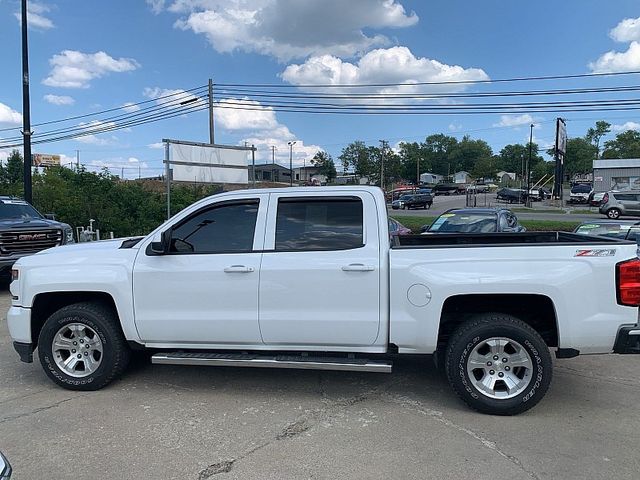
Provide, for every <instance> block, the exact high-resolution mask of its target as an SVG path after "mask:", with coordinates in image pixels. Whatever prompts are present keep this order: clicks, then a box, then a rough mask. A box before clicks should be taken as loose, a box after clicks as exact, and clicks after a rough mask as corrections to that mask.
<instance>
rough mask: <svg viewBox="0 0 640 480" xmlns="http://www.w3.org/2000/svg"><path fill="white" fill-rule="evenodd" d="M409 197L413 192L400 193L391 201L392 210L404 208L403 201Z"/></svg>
mask: <svg viewBox="0 0 640 480" xmlns="http://www.w3.org/2000/svg"><path fill="white" fill-rule="evenodd" d="M411 197H413V194H404V195H400V197H399V198H398V199H397V200H394V201H393V202H391V208H393V209H394V210H398V209H402V210H404V208H405V206H404V203H405V202H406V201H407V200H409V199H410V198H411Z"/></svg>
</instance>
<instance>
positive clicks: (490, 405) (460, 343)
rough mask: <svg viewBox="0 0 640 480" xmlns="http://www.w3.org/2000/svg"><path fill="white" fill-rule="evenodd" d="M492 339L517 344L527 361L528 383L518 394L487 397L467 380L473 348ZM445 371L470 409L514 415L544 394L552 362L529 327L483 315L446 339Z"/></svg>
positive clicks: (512, 319) (498, 316)
mask: <svg viewBox="0 0 640 480" xmlns="http://www.w3.org/2000/svg"><path fill="white" fill-rule="evenodd" d="M493 337H501V338H507V339H509V340H512V341H515V342H517V343H518V344H520V346H522V347H523V348H524V349H525V350H526V353H527V354H528V355H529V357H530V359H531V364H532V368H531V371H530V372H529V375H528V378H529V380H528V383H526V384H525V386H524V387H523V388H524V390H523V391H522V392H521V393H519V394H517V395H515V396H513V397H511V398H505V399H496V398H491V397H490V396H488V395H487V394H485V393H483V392H482V391H481V390H479V389H478V388H477V387H476V386H475V384H474V382H476V383H477V381H478V380H477V379H471V378H470V377H469V373H468V371H467V362H468V360H469V357H470V355H471V353H472V352H473V351H474V349H475V348H476V347H477V346H479V345H480V344H481V343H482V342H484V341H485V340H487V339H490V338H493ZM445 368H446V372H447V379H448V380H449V384H450V385H451V386H452V388H453V389H454V390H455V392H456V393H457V394H458V396H459V397H460V398H461V399H462V400H463V401H464V402H465V403H466V404H467V405H469V406H470V407H471V408H473V409H475V410H477V411H479V412H481V413H487V414H490V415H517V414H519V413H522V412H525V411H526V410H529V409H530V408H532V407H534V406H535V405H536V404H537V403H538V402H539V401H540V400H541V399H542V397H544V395H545V394H546V393H547V390H548V388H549V384H550V383H551V377H552V371H553V362H552V360H551V354H550V353H549V348H548V347H547V345H546V344H545V342H544V340H543V339H542V337H541V336H540V335H539V334H538V332H536V331H535V330H534V329H532V328H531V327H530V326H529V325H527V324H526V323H524V322H523V321H521V320H519V319H517V318H516V317H513V316H511V315H506V314H502V313H487V314H481V315H477V316H475V317H473V318H471V319H470V320H468V321H467V322H465V323H463V324H462V325H460V326H459V327H458V328H457V330H456V331H455V333H454V334H453V335H452V336H451V338H450V339H449V344H448V347H447V354H446V361H445ZM505 368H506V367H505ZM480 370H481V369H480ZM512 373H515V368H514V372H512ZM503 383H504V382H503Z"/></svg>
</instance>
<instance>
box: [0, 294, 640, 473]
mask: <svg viewBox="0 0 640 480" xmlns="http://www.w3.org/2000/svg"><path fill="white" fill-rule="evenodd" d="M8 305H9V295H8V292H6V290H3V291H1V292H0V309H2V311H3V312H4V311H6V309H7V308H8ZM394 369H395V372H394V373H393V374H391V375H388V374H371V373H348V372H317V371H304V370H300V371H296V370H268V369H241V368H206V367H172V366H163V365H151V364H149V363H148V362H147V361H146V359H145V358H144V357H143V356H142V357H140V358H137V359H136V360H135V361H134V362H133V365H132V367H131V368H130V369H129V371H128V373H127V374H126V375H125V377H124V378H122V379H121V380H118V381H116V382H114V383H113V384H112V385H110V386H109V387H107V388H106V389H104V390H101V391H98V392H85V393H80V392H71V391H67V390H63V389H60V388H58V387H56V386H54V385H53V384H52V383H51V382H50V381H49V380H48V379H47V378H46V376H45V374H44V373H43V372H42V370H41V368H40V366H39V364H37V363H34V364H30V365H28V364H24V363H20V362H19V361H18V357H17V355H16V354H15V352H14V351H13V348H12V346H11V342H10V338H9V335H8V331H7V325H6V322H5V321H3V322H1V323H0V450H2V451H4V452H5V454H6V455H7V456H8V458H9V459H10V461H11V463H12V464H13V466H14V471H15V479H16V480H23V479H44V478H47V479H67V478H73V479H76V480H77V479H84V478H87V479H93V478H118V479H136V480H138V479H194V480H197V479H198V480H204V479H213V480H226V479H343V478H344V479H347V478H348V479H372V478H385V479H386V478H403V479H405V478H406V479H431V478H433V479H477V480H482V479H496V478H509V479H545V478H553V479H574V478H575V479H581V480H582V479H606V480H610V479H633V480H636V479H637V478H638V472H640V453H639V451H638V445H639V444H640V414H639V412H640V408H639V404H640V395H639V394H640V357H635V356H626V357H623V356H600V357H579V358H576V359H571V360H561V361H557V362H556V367H555V371H554V380H553V383H552V386H551V389H550V391H549V393H548V394H547V397H546V398H545V399H544V400H543V401H542V402H541V403H540V404H539V405H538V406H537V407H536V408H534V409H533V410H531V411H529V412H527V413H525V414H522V415H520V416H517V417H506V418H505V417H493V416H487V415H480V414H477V413H474V412H472V411H470V410H468V409H467V408H466V407H465V405H463V404H462V403H461V402H460V401H459V400H458V399H457V398H456V397H455V395H454V394H453V393H452V392H451V390H450V389H449V387H448V385H447V383H446V380H445V379H444V377H443V376H442V375H440V374H439V373H437V372H436V371H435V370H434V369H433V367H432V364H431V362H430V360H428V359H424V358H420V357H410V358H397V359H396V360H395V367H394Z"/></svg>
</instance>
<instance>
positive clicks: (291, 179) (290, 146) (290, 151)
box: [287, 141, 296, 187]
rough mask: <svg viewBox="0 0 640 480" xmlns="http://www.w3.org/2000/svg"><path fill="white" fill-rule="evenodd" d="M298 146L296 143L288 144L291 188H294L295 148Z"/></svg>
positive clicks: (290, 142)
mask: <svg viewBox="0 0 640 480" xmlns="http://www.w3.org/2000/svg"><path fill="white" fill-rule="evenodd" d="M295 144H296V142H295V141H289V142H287V145H289V186H290V187H293V146H294V145H295Z"/></svg>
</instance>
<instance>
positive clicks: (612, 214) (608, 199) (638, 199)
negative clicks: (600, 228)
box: [600, 190, 640, 220]
mask: <svg viewBox="0 0 640 480" xmlns="http://www.w3.org/2000/svg"><path fill="white" fill-rule="evenodd" d="M600 213H602V214H603V215H606V216H607V217H609V218H611V219H614V220H615V219H616V218H618V217H620V216H623V215H627V216H637V215H640V191H637V190H631V191H626V192H607V193H605V194H604V196H603V197H602V203H601V204H600Z"/></svg>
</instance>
